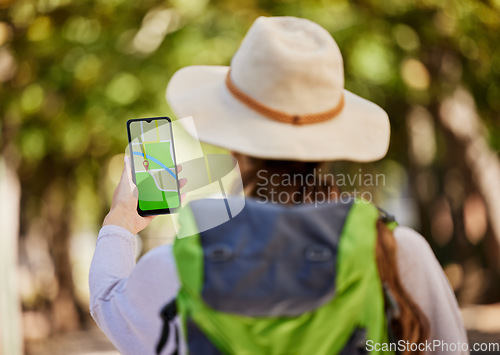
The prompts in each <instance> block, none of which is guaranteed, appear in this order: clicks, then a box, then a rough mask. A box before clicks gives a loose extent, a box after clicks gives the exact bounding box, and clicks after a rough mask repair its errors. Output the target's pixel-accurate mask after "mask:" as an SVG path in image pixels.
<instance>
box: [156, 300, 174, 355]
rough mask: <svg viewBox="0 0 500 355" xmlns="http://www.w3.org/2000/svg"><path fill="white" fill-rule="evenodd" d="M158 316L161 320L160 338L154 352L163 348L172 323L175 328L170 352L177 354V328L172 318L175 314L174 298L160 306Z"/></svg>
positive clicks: (158, 352)
mask: <svg viewBox="0 0 500 355" xmlns="http://www.w3.org/2000/svg"><path fill="white" fill-rule="evenodd" d="M160 316H161V319H162V320H163V328H162V331H161V335H160V340H159V341H158V344H157V345H156V354H161V352H162V350H163V348H164V347H165V345H166V344H167V340H168V338H169V337H170V325H172V326H173V327H174V329H175V349H174V352H173V353H172V354H173V355H177V354H178V353H179V329H177V325H176V324H175V323H174V319H175V317H176V316H177V303H176V301H175V298H174V299H173V300H172V301H170V302H169V303H167V305H165V306H164V307H163V308H162V310H161V312H160Z"/></svg>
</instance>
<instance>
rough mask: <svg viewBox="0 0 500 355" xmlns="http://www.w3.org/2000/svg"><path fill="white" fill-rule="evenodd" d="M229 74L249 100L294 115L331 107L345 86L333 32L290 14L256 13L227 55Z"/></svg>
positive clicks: (340, 57)
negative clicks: (233, 53) (272, 15)
mask: <svg viewBox="0 0 500 355" xmlns="http://www.w3.org/2000/svg"><path fill="white" fill-rule="evenodd" d="M231 78H232V80H233V81H234V83H235V84H236V86H237V87H238V88H239V89H240V90H242V91H243V92H245V93H246V94H247V95H249V96H250V97H252V98H253V99H254V100H257V101H259V102H260V103H262V104H264V105H267V106H269V107H271V108H273V109H276V110H279V111H283V112H287V113H290V114H299V115H300V114H310V113H315V112H321V111H326V110H329V109H332V108H333V107H335V105H336V104H337V103H338V102H339V101H340V100H341V96H342V92H343V89H344V69H343V61H342V55H341V53H340V50H339V47H338V45H337V43H336V42H335V40H334V39H333V37H332V36H331V35H330V33H328V31H326V30H325V29H324V28H323V27H321V26H319V25H318V24H316V23H314V22H312V21H309V20H306V19H300V18H295V17H259V18H258V19H257V20H256V21H255V22H254V24H253V25H252V27H251V28H250V30H249V31H248V33H247V35H246V36H245V38H244V39H243V41H242V43H241V45H240V48H239V49H238V51H237V52H236V54H235V55H234V57H233V59H232V61H231Z"/></svg>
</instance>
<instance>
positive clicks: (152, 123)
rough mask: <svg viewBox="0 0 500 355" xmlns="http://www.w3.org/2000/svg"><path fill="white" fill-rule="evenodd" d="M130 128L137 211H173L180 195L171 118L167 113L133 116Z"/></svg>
mask: <svg viewBox="0 0 500 355" xmlns="http://www.w3.org/2000/svg"><path fill="white" fill-rule="evenodd" d="M127 132H128V140H129V149H130V155H131V163H132V164H131V165H132V178H133V181H134V183H135V184H136V185H137V189H138V203H137V212H138V213H139V215H141V216H152V215H158V214H167V213H172V212H174V211H175V210H176V209H177V208H179V207H180V206H181V199H180V192H179V189H180V186H179V178H178V175H177V173H178V172H177V164H176V159H175V147H174V139H173V132H172V122H171V121H170V119H169V118H168V117H153V118H140V119H132V120H129V121H128V122H127Z"/></svg>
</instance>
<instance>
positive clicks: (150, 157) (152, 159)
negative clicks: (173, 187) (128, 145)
mask: <svg viewBox="0 0 500 355" xmlns="http://www.w3.org/2000/svg"><path fill="white" fill-rule="evenodd" d="M134 155H138V156H141V157H143V158H144V154H142V153H141V152H134ZM146 159H149V160H151V161H153V162H155V163H156V164H158V165H159V166H161V167H162V168H163V169H165V170H166V171H167V172H168V173H169V174H170V175H172V176H173V178H174V179H175V180H177V176H175V174H174V173H173V172H172V170H171V169H170V168H168V167H167V166H166V165H165V164H163V163H162V162H161V161H159V160H158V159H156V158H153V157H152V156H151V155H149V154H146Z"/></svg>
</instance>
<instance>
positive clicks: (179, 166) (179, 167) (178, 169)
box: [177, 164, 182, 174]
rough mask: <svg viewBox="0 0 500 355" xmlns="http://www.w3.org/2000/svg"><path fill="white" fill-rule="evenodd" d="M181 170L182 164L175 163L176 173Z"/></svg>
mask: <svg viewBox="0 0 500 355" xmlns="http://www.w3.org/2000/svg"><path fill="white" fill-rule="evenodd" d="M181 171H182V165H181V164H177V174H179V173H180V172H181Z"/></svg>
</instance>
